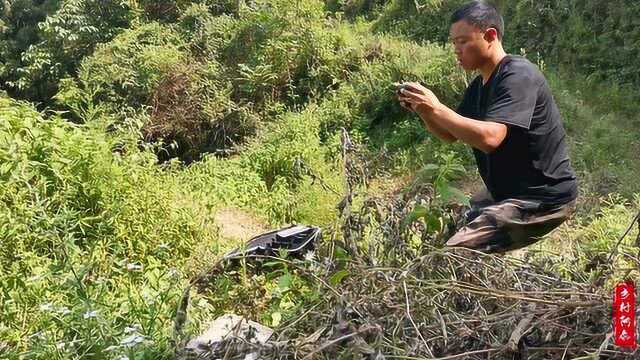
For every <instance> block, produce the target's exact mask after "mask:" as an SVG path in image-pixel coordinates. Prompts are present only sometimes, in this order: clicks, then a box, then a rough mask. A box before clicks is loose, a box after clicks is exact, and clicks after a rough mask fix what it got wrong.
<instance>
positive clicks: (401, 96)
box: [398, 82, 441, 111]
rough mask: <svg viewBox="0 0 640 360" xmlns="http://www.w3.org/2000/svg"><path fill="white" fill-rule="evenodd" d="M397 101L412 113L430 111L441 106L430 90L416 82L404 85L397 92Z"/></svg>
mask: <svg viewBox="0 0 640 360" xmlns="http://www.w3.org/2000/svg"><path fill="white" fill-rule="evenodd" d="M398 100H400V104H403V103H405V104H406V105H407V106H408V107H410V108H411V110H413V111H432V110H435V109H437V108H439V107H440V105H441V104H440V100H438V97H437V96H436V95H435V94H434V93H433V92H432V91H431V90H429V89H427V88H426V87H424V86H422V85H420V84H418V83H416V82H408V83H404V84H403V86H402V87H401V88H400V90H399V91H398ZM403 107H405V106H404V105H403ZM405 108H406V107H405Z"/></svg>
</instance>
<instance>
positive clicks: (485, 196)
mask: <svg viewBox="0 0 640 360" xmlns="http://www.w3.org/2000/svg"><path fill="white" fill-rule="evenodd" d="M574 210H575V200H574V201H571V202H569V203H567V204H562V205H548V204H544V203H540V202H536V201H529V200H519V199H507V200H504V201H501V202H498V203H496V202H494V201H493V199H492V198H491V195H490V194H489V192H488V191H487V190H486V189H485V190H483V191H481V192H479V193H478V194H476V195H474V196H473V197H472V199H471V210H469V211H468V212H467V214H465V215H463V217H465V219H464V222H465V223H464V226H463V227H462V228H461V229H460V230H459V231H458V232H457V233H456V234H455V235H453V237H451V239H449V241H447V246H459V247H465V248H471V249H475V250H478V251H482V252H485V253H504V252H507V251H512V250H517V249H520V248H523V247H526V246H529V245H531V244H533V243H535V242H537V241H538V240H540V239H541V238H542V236H544V235H546V234H548V233H549V232H551V230H553V229H555V228H557V227H558V226H560V224H562V223H563V222H565V221H566V220H567V219H568V218H569V217H570V216H571V215H572V214H573V212H574Z"/></svg>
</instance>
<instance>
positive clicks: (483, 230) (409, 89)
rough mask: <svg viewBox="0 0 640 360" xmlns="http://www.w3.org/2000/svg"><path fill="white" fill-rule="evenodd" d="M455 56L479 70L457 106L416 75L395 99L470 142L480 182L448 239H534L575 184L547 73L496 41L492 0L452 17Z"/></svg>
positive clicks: (559, 217) (515, 242) (481, 246)
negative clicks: (443, 100) (483, 187)
mask: <svg viewBox="0 0 640 360" xmlns="http://www.w3.org/2000/svg"><path fill="white" fill-rule="evenodd" d="M450 35H451V39H452V41H453V44H454V48H455V55H456V57H457V59H458V64H459V65H460V66H462V67H463V68H464V69H465V70H468V71H478V72H479V74H480V75H479V76H478V77H477V78H476V79H475V80H474V81H473V82H472V83H471V84H470V85H469V87H468V88H467V90H466V92H465V94H464V99H463V101H462V103H461V104H460V106H459V107H458V109H457V110H456V111H454V110H452V109H450V108H448V107H447V106H445V105H443V104H441V103H440V101H438V98H437V97H436V96H435V95H434V93H433V92H431V90H429V89H427V88H425V87H424V86H422V85H420V84H417V83H405V84H403V85H401V86H400V90H399V91H398V99H399V100H400V103H401V104H402V106H403V107H405V108H407V109H409V110H411V111H414V112H416V113H417V114H418V115H419V116H420V118H421V119H422V121H423V123H424V124H425V126H426V128H427V129H428V130H429V131H430V132H432V133H433V134H434V135H436V136H437V137H439V138H441V139H442V140H444V141H447V142H453V141H457V140H459V141H462V142H464V143H466V144H468V145H470V146H471V147H472V148H473V152H474V155H475V158H476V162H477V164H478V170H479V172H480V175H481V176H482V179H483V181H484V183H485V185H486V190H484V191H482V192H481V193H479V194H476V195H474V196H473V197H472V199H471V205H472V208H471V210H470V211H468V212H467V214H465V218H466V224H465V226H464V227H463V228H462V229H460V230H459V231H458V232H457V233H456V234H455V235H454V236H453V237H452V238H451V239H449V241H448V242H447V246H460V247H467V248H472V249H476V250H479V251H483V252H488V253H492V252H500V253H503V252H506V251H510V250H515V249H519V248H522V247H525V246H528V245H530V244H533V243H534V242H536V241H538V240H539V239H540V238H541V237H542V236H543V235H545V234H547V233H549V232H550V231H551V230H553V229H554V228H556V227H558V226H559V225H560V224H562V223H563V222H564V221H565V220H566V219H567V218H568V217H569V216H570V215H571V213H572V212H573V209H574V206H575V199H576V197H577V193H578V186H577V181H576V176H575V173H574V171H573V169H572V167H571V164H570V160H569V155H568V152H567V145H566V143H565V131H564V128H563V126H562V122H561V116H560V112H559V110H558V107H557V105H556V103H555V101H554V99H553V96H552V94H551V91H550V89H549V86H548V84H547V81H546V79H545V78H544V76H543V75H542V73H541V72H540V71H539V70H538V68H537V67H536V66H535V65H533V64H532V63H530V62H529V61H528V60H526V59H525V58H523V57H520V56H514V55H508V54H506V53H505V51H504V49H503V47H502V38H503V35H504V21H503V19H502V16H501V15H500V14H499V13H498V11H497V10H496V8H495V7H494V6H493V5H490V4H488V3H486V2H484V1H473V2H470V3H468V4H467V5H465V6H463V7H462V8H460V9H459V10H457V11H456V12H455V13H454V14H453V16H452V18H451V29H450Z"/></svg>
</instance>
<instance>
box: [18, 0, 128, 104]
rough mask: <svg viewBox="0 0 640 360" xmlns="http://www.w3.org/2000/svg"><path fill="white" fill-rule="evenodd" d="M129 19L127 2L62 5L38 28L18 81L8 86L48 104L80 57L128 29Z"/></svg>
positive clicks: (82, 0) (78, 0) (79, 0)
mask: <svg viewBox="0 0 640 360" xmlns="http://www.w3.org/2000/svg"><path fill="white" fill-rule="evenodd" d="M131 19H132V12H131V9H130V7H129V6H128V3H127V2H126V1H120V0H108V1H94V0H66V1H64V2H62V5H61V7H60V9H59V10H58V11H57V12H56V13H55V14H52V15H50V16H48V17H47V18H46V19H45V20H44V21H43V22H41V23H40V24H38V28H39V38H40V42H38V43H37V44H34V45H33V46H30V47H29V48H28V49H27V50H26V51H25V53H24V54H23V55H22V66H21V67H20V68H19V69H18V70H17V74H18V78H17V79H16V80H15V81H13V82H12V83H11V85H12V86H13V87H15V88H16V89H17V90H19V91H20V92H23V93H25V94H26V96H27V97H29V98H31V99H34V100H41V101H43V100H44V101H48V100H49V99H50V98H51V96H53V95H54V94H55V91H56V89H57V87H56V85H57V82H58V81H59V80H60V79H62V78H64V77H68V76H71V75H74V74H75V71H76V67H77V65H78V64H79V62H80V60H81V59H82V58H83V57H85V56H87V55H89V54H90V53H91V52H92V51H93V49H94V47H95V46H96V45H97V44H99V43H103V42H106V41H109V40H111V39H112V38H113V37H114V36H115V35H116V34H118V33H119V32H120V31H122V29H124V28H126V27H128V26H129V22H130V21H131ZM34 90H35V94H30V92H33V91H34Z"/></svg>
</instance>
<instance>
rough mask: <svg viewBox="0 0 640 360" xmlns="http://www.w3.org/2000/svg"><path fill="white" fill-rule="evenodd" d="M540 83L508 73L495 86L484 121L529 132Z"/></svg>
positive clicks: (519, 74)
mask: <svg viewBox="0 0 640 360" xmlns="http://www.w3.org/2000/svg"><path fill="white" fill-rule="evenodd" d="M539 85H540V83H539V82H538V81H537V79H536V78H535V77H534V76H531V75H529V74H526V73H518V72H509V73H506V74H505V75H504V77H503V78H502V79H501V80H500V81H499V82H498V83H497V84H496V88H495V90H494V93H493V96H492V97H491V99H490V101H489V103H488V104H487V111H486V112H485V116H484V120H486V121H493V122H498V123H503V124H506V125H514V126H518V127H521V128H524V129H527V130H529V128H530V127H531V119H532V117H533V112H534V110H535V107H536V102H537V100H538V90H539Z"/></svg>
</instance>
